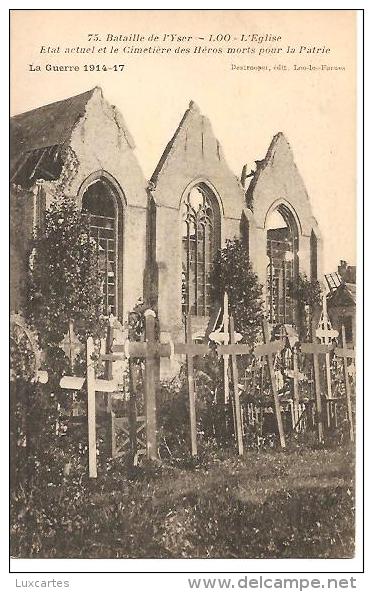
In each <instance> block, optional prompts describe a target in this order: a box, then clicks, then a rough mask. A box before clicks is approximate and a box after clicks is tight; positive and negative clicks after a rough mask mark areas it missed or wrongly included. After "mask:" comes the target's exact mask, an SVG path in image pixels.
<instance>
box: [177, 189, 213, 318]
mask: <svg viewBox="0 0 373 592" xmlns="http://www.w3.org/2000/svg"><path fill="white" fill-rule="evenodd" d="M180 214H181V248H182V271H181V293H182V311H183V313H184V314H188V313H191V314H193V315H196V316H201V317H208V316H210V312H211V307H212V290H211V272H212V267H213V262H214V258H215V255H216V252H217V250H218V248H220V246H221V219H222V216H221V207H220V204H219V198H218V197H217V195H216V193H215V192H214V191H213V190H212V189H211V186H210V185H209V184H208V183H207V182H205V181H199V182H198V181H197V182H194V183H193V184H190V185H189V186H188V187H187V189H186V190H185V191H184V193H183V196H182V199H181V203H180Z"/></svg>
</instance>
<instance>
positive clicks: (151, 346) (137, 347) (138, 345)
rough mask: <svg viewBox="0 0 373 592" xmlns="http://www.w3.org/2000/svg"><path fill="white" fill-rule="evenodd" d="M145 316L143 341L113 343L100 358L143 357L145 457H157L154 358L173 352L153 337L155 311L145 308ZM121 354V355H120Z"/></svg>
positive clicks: (169, 347)
mask: <svg viewBox="0 0 373 592" xmlns="http://www.w3.org/2000/svg"><path fill="white" fill-rule="evenodd" d="M144 316H145V341H129V340H128V339H127V340H126V342H125V343H124V345H115V344H114V345H113V346H112V352H113V353H109V354H103V355H101V356H100V358H101V359H102V360H104V361H110V362H115V361H117V360H123V354H124V357H125V358H143V359H145V416H146V446H147V457H148V458H149V459H153V460H154V459H156V458H157V436H156V430H157V421H156V399H155V394H156V382H157V380H156V378H157V376H156V360H157V359H158V358H160V357H166V358H170V357H171V355H172V354H173V351H172V347H171V344H170V343H160V342H159V341H156V339H155V317H156V315H155V312H154V311H153V310H150V309H148V310H146V311H145V312H144ZM120 354H121V355H120Z"/></svg>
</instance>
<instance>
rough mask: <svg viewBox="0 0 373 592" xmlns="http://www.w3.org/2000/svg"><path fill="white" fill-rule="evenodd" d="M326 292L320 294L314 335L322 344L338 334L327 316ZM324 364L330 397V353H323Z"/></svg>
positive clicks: (327, 342) (330, 396) (329, 342)
mask: <svg viewBox="0 0 373 592" xmlns="http://www.w3.org/2000/svg"><path fill="white" fill-rule="evenodd" d="M326 294H327V293H326V292H323V295H322V313H321V316H320V320H319V324H318V327H317V329H316V337H317V338H318V339H320V341H321V343H322V344H324V345H331V343H332V341H333V339H336V338H337V337H338V335H339V333H338V331H336V330H335V329H333V327H332V324H331V322H330V320H329V317H328V309H327V304H326ZM325 366H326V388H327V392H328V399H331V398H332V380H331V376H330V353H329V352H327V353H326V354H325Z"/></svg>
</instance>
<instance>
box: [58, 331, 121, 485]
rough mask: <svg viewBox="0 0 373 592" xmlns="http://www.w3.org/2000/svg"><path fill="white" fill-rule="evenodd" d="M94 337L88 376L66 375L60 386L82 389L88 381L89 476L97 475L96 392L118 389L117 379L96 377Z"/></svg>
mask: <svg viewBox="0 0 373 592" xmlns="http://www.w3.org/2000/svg"><path fill="white" fill-rule="evenodd" d="M93 354H94V343H93V338H92V337H88V339H87V374H86V376H85V377H84V376H82V377H80V376H64V377H63V378H61V380H60V387H61V388H64V389H68V390H74V391H80V390H81V389H82V388H83V385H84V384H85V383H87V418H88V467H89V476H90V477H91V478H94V479H95V478H96V477H97V450H96V392H100V393H113V392H114V391H116V390H117V389H118V383H117V381H116V380H102V379H99V378H96V377H95V368H94V361H93V359H92V356H93Z"/></svg>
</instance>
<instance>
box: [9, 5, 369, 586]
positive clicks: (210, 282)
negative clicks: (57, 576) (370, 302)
mask: <svg viewBox="0 0 373 592" xmlns="http://www.w3.org/2000/svg"><path fill="white" fill-rule="evenodd" d="M358 12H359V11H354V10H94V9H92V10H70V9H68V10H12V11H11V15H10V35H11V38H10V42H11V55H10V68H11V88H10V98H11V120H10V134H11V138H10V160H11V162H10V181H11V187H10V242H11V245H10V246H11V259H10V262H11V286H10V292H11V311H10V313H11V316H10V343H11V348H10V350H11V351H10V353H11V384H10V393H11V396H10V403H11V404H10V419H11V421H10V426H11V429H10V431H11V433H10V474H11V492H10V503H11V513H10V540H11V543H10V554H11V568H12V570H13V571H17V570H18V569H20V566H21V568H22V570H23V571H27V572H32V571H36V570H39V569H40V567H39V566H40V565H42V569H41V571H43V570H48V571H56V572H57V571H59V570H60V568H58V567H51V565H53V566H54V565H55V563H54V560H56V559H58V560H63V562H64V563H63V564H65V562H67V565H69V568H68V571H79V570H82V571H85V570H86V571H90V570H92V571H105V570H106V569H107V568H106V567H104V568H103V567H102V566H103V565H104V563H97V562H96V563H95V562H89V564H87V563H85V564H84V565H85V567H83V568H82V567H79V565H81V564H80V563H79V562H78V563H75V564H74V566H73V567H72V564H71V562H70V563H69V561H70V560H73V559H74V560H84V559H100V560H107V561H108V562H109V563H107V562H105V566H106V565H110V568H109V570H112V571H138V570H140V571H151V570H155V571H188V570H191V571H193V570H195V569H197V568H198V570H199V571H206V570H210V571H211V570H212V571H213V570H214V569H215V567H212V565H216V563H212V564H211V563H209V567H207V563H206V562H202V561H201V560H211V561H212V562H214V561H215V560H222V559H224V560H228V563H227V564H225V565H226V567H227V571H236V572H237V571H253V570H254V568H255V571H256V572H260V571H267V570H268V569H269V568H268V565H270V566H271V567H270V570H272V571H273V572H276V571H284V570H285V571H286V570H288V571H294V570H295V571H296V570H298V567H297V566H296V565H304V563H302V560H312V561H313V563H312V566H313V567H312V568H311V567H310V566H311V564H309V563H308V569H307V571H310V570H311V569H314V568H315V569H317V570H318V571H331V570H332V571H340V572H343V571H351V572H352V571H354V570H355V571H356V569H357V568H356V565H357V563H356V562H357V561H358V560H359V561H360V559H361V554H362V549H361V541H360V538H361V534H359V528H360V526H359V525H360V522H359V520H356V518H357V512H358V511H359V504H361V499H360V500H359V497H358V496H357V495H356V490H355V459H356V453H355V451H356V443H357V441H358V440H359V438H360V437H361V432H360V430H361V425H360V423H359V417H360V415H359V414H360V410H361V405H362V392H360V390H359V388H356V384H358V382H357V381H358V378H359V377H358V373H357V372H356V363H355V351H357V352H358V351H359V347H358V340H359V331H360V328H359V324H358V323H357V322H356V303H357V299H359V290H360V286H359V281H358V280H357V278H358V277H359V269H358V268H357V266H356V263H357V260H356V241H357V237H356V219H357V205H356V204H357V189H356V187H357V164H356V154H357V140H356V129H357V128H356V110H357V92H358V88H357V82H356V81H357V77H356V76H357V27H358ZM356 525H357V526H356ZM359 537H360V538H359ZM152 559H159V560H162V561H158V562H156V567H155V568H154V564H152V566H151V567H150V563H149V562H147V561H148V560H152ZM171 559H172V560H176V562H170V561H168V560H171ZM183 559H184V560H185V559H187V560H190V561H188V565H192V567H191V568H189V567H186V564H185V563H184V564H182V563H181V562H180V560H183ZM296 559H297V560H299V561H301V563H299V564H296V562H294V560H296ZM134 560H142V561H141V562H140V563H135V562H134ZM263 560H265V561H263ZM330 560H333V561H334V563H333V567H332V568H331V567H330V565H331V563H330ZM49 562H50V563H49ZM63 564H60V565H63ZM202 564H203V566H202ZM139 565H142V567H141V568H139ZM119 566H120V567H119ZM280 566H281V567H280ZM324 566H325V569H324ZM326 566H329V567H326ZM341 577H342V576H341ZM62 580H63V578H62ZM62 580H61V581H62ZM338 582H339V580H338ZM241 584H242V585H241ZM241 584H240V583H239V582H238V581H237V582H235V581H234V580H232V585H231V587H255V585H254V584H252V585H251V584H250V585H248V584H247V582H246V584H245V583H242V582H241ZM244 584H245V585H244ZM61 585H62V584H61ZM262 585H264V584H263V582H262V584H260V582H259V583H258V584H257V587H259V588H260V587H261V586H262ZM325 585H326V584H325ZM204 586H205V584H203V583H201V582H199V583H198V582H197V583H193V582H192V583H190V582H189V587H201V588H203V587H204ZM338 586H339V583H338ZM338 586H337V587H338ZM341 586H342V587H346V586H343V584H341ZM348 586H350V587H354V586H353V584H352V583H351V582H350V581H349V583H348ZM277 587H280V586H277ZM320 587H323V586H321V584H320Z"/></svg>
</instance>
